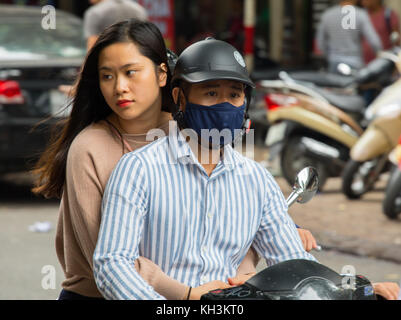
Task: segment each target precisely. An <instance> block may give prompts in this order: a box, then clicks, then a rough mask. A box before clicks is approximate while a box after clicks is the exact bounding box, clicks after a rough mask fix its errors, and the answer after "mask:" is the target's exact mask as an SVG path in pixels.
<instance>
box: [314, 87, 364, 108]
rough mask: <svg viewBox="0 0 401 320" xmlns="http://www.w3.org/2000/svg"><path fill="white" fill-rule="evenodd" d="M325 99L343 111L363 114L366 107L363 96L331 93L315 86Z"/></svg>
mask: <svg viewBox="0 0 401 320" xmlns="http://www.w3.org/2000/svg"><path fill="white" fill-rule="evenodd" d="M315 90H317V91H318V92H319V94H320V95H322V96H323V97H324V98H326V99H327V101H328V102H329V103H330V104H332V105H333V106H335V107H337V108H339V109H341V110H342V111H344V112H345V113H359V114H363V113H364V112H365V109H366V101H365V99H364V98H363V97H361V96H358V95H344V94H338V93H331V92H329V91H328V90H324V89H320V88H315Z"/></svg>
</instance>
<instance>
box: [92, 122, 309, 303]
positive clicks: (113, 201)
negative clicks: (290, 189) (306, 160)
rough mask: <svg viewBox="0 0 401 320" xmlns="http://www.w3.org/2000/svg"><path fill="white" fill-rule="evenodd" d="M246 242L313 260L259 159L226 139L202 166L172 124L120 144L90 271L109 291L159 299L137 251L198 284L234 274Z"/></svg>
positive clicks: (278, 257) (284, 256)
mask: <svg viewBox="0 0 401 320" xmlns="http://www.w3.org/2000/svg"><path fill="white" fill-rule="evenodd" d="M251 245H252V246H253V247H254V248H255V250H256V251H257V252H258V253H259V255H260V256H261V257H263V258H265V259H266V261H267V264H268V265H273V264H276V263H278V262H281V261H285V260H290V259H308V260H315V258H314V257H313V256H312V255H310V254H308V253H307V252H306V251H305V250H304V248H303V245H302V242H301V240H300V237H299V234H298V232H297V230H296V227H295V224H294V222H293V221H292V219H291V218H290V216H289V215H288V213H287V205H286V201H285V199H284V196H283V194H282V192H281V190H280V188H279V187H278V185H277V184H276V182H275V180H274V178H273V177H272V176H271V175H270V174H269V172H268V171H267V170H266V169H265V168H263V167H262V166H260V165H259V164H258V163H256V162H254V161H252V160H250V159H247V158H245V157H244V156H242V155H241V154H239V153H238V152H237V151H235V150H233V148H232V147H231V146H226V147H225V149H224V154H223V157H222V159H221V160H220V162H219V163H218V165H217V167H216V168H215V170H214V171H213V172H212V174H211V176H208V175H207V173H206V171H205V170H204V168H203V167H202V166H201V165H200V163H199V162H198V160H197V158H196V156H195V155H194V153H193V152H192V150H191V148H190V147H189V145H188V143H186V142H185V141H184V139H183V136H182V135H181V133H179V132H177V130H171V131H170V134H169V136H167V137H164V138H160V139H159V140H157V141H155V142H153V143H151V144H149V145H147V146H145V147H143V148H141V149H138V150H137V151H135V152H132V153H129V154H126V155H125V156H124V157H123V158H122V159H121V160H120V162H119V163H118V165H117V166H116V168H115V170H114V171H113V173H112V175H111V177H110V180H109V182H108V185H107V188H106V190H105V193H104V197H103V205H102V222H101V227H100V231H99V237H98V242H97V246H96V250H95V252H94V258H93V266H94V276H95V280H96V284H97V286H98V288H99V290H100V291H101V293H102V294H103V295H104V297H105V298H107V299H164V297H163V296H161V295H159V294H158V293H157V292H155V290H154V289H153V288H152V287H151V286H150V285H149V284H147V283H146V282H145V281H144V280H143V279H142V278H141V277H140V275H139V274H138V273H137V272H136V270H135V267H134V261H135V260H136V259H137V258H138V257H139V256H144V257H146V258H148V259H150V260H152V261H153V262H154V263H156V264H157V265H158V266H159V267H160V268H161V269H162V270H163V271H164V272H165V273H166V274H167V275H169V276H170V277H172V278H174V279H176V280H178V281H180V282H181V283H184V284H186V285H189V286H192V287H197V286H199V285H202V284H205V283H207V282H210V281H213V280H221V281H227V278H228V277H233V276H235V274H236V270H237V268H238V266H239V265H240V263H241V261H242V260H243V258H244V257H245V255H246V253H247V251H248V250H249V248H250V247H251Z"/></svg>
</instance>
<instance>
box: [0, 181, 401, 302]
mask: <svg viewBox="0 0 401 320" xmlns="http://www.w3.org/2000/svg"><path fill="white" fill-rule="evenodd" d="M9 180H10V181H12V182H4V181H3V182H0V257H1V260H0V275H1V277H0V289H1V290H0V299H2V300H11V299H13V300H19V299H24V300H31V299H32V300H36V299H45V300H54V299H57V296H58V294H59V292H60V284H61V282H62V280H63V272H62V270H61V268H60V266H59V263H58V260H57V257H56V253H55V249H54V238H55V227H56V223H57V212H58V203H57V202H56V201H45V200H41V199H37V198H35V197H33V196H31V195H30V192H29V185H28V184H27V182H29V177H25V176H21V175H19V176H18V178H15V177H13V176H11V177H9ZM16 181H17V182H19V184H15V182H16ZM323 196H324V195H321V197H323ZM36 222H42V223H43V222H48V223H49V224H50V226H51V229H50V230H46V227H47V226H48V225H46V224H39V225H36V227H39V229H40V228H44V230H42V231H46V232H33V231H32V230H31V229H32V226H33V225H34V224H35V223H36ZM313 254H314V255H315V257H316V258H317V259H318V260H319V261H320V262H321V263H323V264H325V265H327V266H329V267H330V268H331V269H333V270H335V271H337V272H341V271H343V270H344V269H343V268H344V267H345V266H353V268H354V269H355V271H356V273H357V274H362V275H364V276H366V277H367V278H368V279H370V280H371V281H372V282H378V281H395V282H399V281H400V280H401V265H400V264H397V263H392V262H389V261H384V260H377V259H374V258H368V257H357V256H353V255H349V254H343V253H339V252H336V251H332V250H331V251H327V250H323V251H322V252H318V253H313ZM263 268H264V264H263V263H260V264H259V266H258V270H261V269H263Z"/></svg>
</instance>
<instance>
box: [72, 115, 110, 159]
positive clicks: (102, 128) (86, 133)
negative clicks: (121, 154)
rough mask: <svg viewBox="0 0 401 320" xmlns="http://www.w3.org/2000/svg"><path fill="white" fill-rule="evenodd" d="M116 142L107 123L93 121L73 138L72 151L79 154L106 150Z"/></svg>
mask: <svg viewBox="0 0 401 320" xmlns="http://www.w3.org/2000/svg"><path fill="white" fill-rule="evenodd" d="M115 144H117V142H116V140H115V138H114V137H113V135H112V133H111V131H110V129H109V128H108V126H107V124H106V123H104V121H101V122H98V123H92V124H90V125H89V126H87V127H86V128H85V129H83V130H82V131H81V132H80V133H79V134H78V135H77V136H76V137H75V139H74V140H73V142H72V144H71V147H70V152H74V153H79V154H83V153H91V152H104V151H106V150H107V149H109V147H110V146H111V145H115ZM106 152H107V151H106Z"/></svg>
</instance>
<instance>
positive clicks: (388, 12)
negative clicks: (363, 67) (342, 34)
mask: <svg viewBox="0 0 401 320" xmlns="http://www.w3.org/2000/svg"><path fill="white" fill-rule="evenodd" d="M361 4H362V6H363V7H364V8H365V9H366V10H367V12H368V14H369V18H370V21H371V22H372V24H373V27H374V28H375V30H376V32H377V34H378V35H379V37H380V40H381V42H382V46H383V49H384V50H388V49H391V48H392V47H393V46H394V45H399V44H400V39H399V33H400V19H399V16H398V14H397V13H396V12H395V11H394V10H392V9H391V8H389V7H386V6H385V5H384V2H383V0H362V1H361ZM394 35H395V38H394V40H392V39H391V38H392V37H393V36H394ZM397 35H398V39H397ZM363 52H364V60H365V63H366V64H368V63H369V62H371V61H372V60H373V59H374V58H375V56H376V54H375V52H374V50H373V49H372V47H371V46H370V45H369V42H368V41H366V39H364V40H363Z"/></svg>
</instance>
